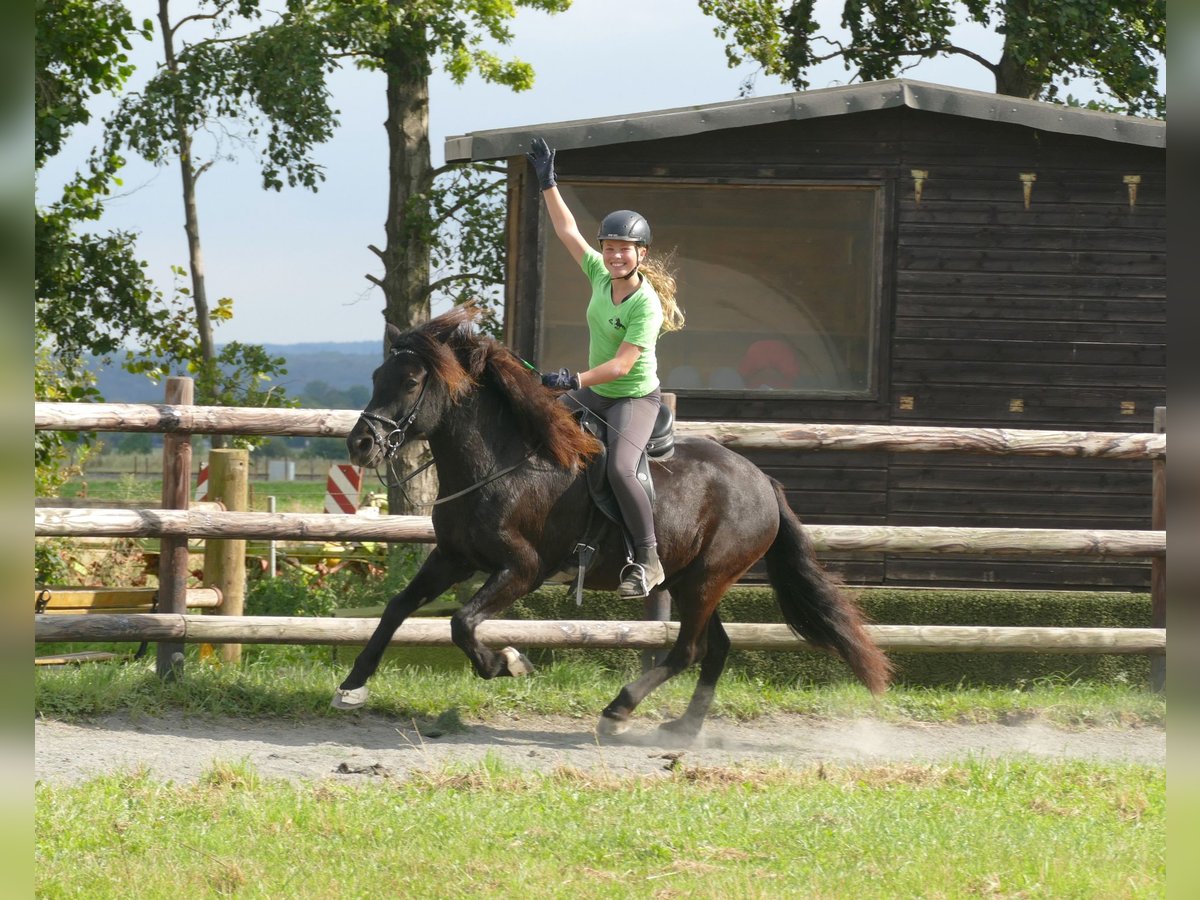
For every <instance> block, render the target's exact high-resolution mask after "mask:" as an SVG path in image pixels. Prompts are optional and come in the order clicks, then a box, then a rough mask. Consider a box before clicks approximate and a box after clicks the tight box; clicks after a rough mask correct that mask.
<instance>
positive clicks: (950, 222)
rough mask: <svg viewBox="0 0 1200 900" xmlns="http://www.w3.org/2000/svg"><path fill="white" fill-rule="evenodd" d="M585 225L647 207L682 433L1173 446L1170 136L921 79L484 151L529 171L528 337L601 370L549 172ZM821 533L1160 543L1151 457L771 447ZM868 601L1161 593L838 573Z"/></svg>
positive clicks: (899, 559) (945, 563) (747, 103)
mask: <svg viewBox="0 0 1200 900" xmlns="http://www.w3.org/2000/svg"><path fill="white" fill-rule="evenodd" d="M538 136H540V137H544V138H545V139H546V140H547V141H548V142H549V143H550V145H551V146H552V147H554V148H555V149H556V151H557V170H558V176H559V187H560V189H561V190H562V192H563V194H564V196H565V197H566V200H567V202H568V204H569V205H570V207H571V209H572V211H573V212H574V214H575V216H576V218H577V220H578V222H579V225H580V228H581V230H582V231H583V232H584V233H585V234H587V233H589V232H594V230H595V229H596V227H597V225H598V223H599V220H600V219H601V218H602V217H603V216H604V214H605V213H607V212H609V211H610V210H613V209H620V208H630V209H635V210H637V211H639V212H641V213H642V214H643V215H645V216H646V217H647V218H648V220H649V221H650V223H651V226H652V229H653V233H654V245H653V248H652V253H659V254H661V253H670V254H673V265H674V269H675V272H676V274H677V280H678V284H679V294H680V298H681V301H682V305H683V307H684V308H685V310H686V313H687V327H686V328H685V329H684V330H683V331H681V332H678V333H675V334H670V335H666V336H664V337H663V339H662V340H661V342H660V343H659V347H658V350H659V373H660V376H661V377H662V379H663V383H664V388H665V389H666V390H670V391H673V392H674V393H675V394H676V395H677V397H678V412H679V417H680V418H681V419H690V420H711V421H739V420H745V421H772V422H812V423H829V422H857V423H870V424H913V425H917V424H920V425H945V426H968V427H1003V428H1022V429H1025V428H1030V429H1048V430H1086V431H1124V432H1140V431H1152V430H1153V421H1154V418H1153V417H1154V409H1155V407H1156V406H1165V404H1166V350H1165V345H1166V183H1165V182H1166V153H1165V146H1166V124H1165V122H1162V121H1157V120H1147V119H1136V118H1129V117H1123V116H1116V115H1110V114H1106V113H1098V112H1091V111H1087V110H1081V109H1071V108H1067V107H1063V106H1057V105H1052V104H1047V103H1039V102H1033V101H1026V100H1018V99H1014V98H1011V97H1002V96H998V95H995V94H989V93H981V92H977V91H968V90H961V89H958V88H949V87H943V86H938V85H932V84H925V83H921V82H916V81H910V80H906V79H899V80H891V81H883V82H875V83H868V84H856V85H851V86H847V87H836V88H829V89H825V90H815V91H807V92H802V93H791V94H783V95H780V96H773V97H763V98H753V99H747V100H739V101H733V102H727V103H717V104H712V105H707V106H695V107H689V108H683V109H670V110H657V111H652V112H643V113H631V114H629V115H626V116H619V117H611V118H601V119H588V120H580V121H570V122H555V123H548V124H541V125H529V126H522V127H519V128H511V129H503V130H497V131H482V132H477V133H473V134H468V135H463V136H459V137H452V138H449V139H448V140H447V141H446V157H447V160H448V161H456V160H457V161H463V160H498V161H507V164H508V173H509V174H508V178H509V197H508V203H509V207H508V236H507V237H508V250H509V252H508V260H507V273H508V279H507V288H506V291H507V293H506V328H507V338H508V340H509V342H510V344H511V345H512V346H513V347H514V349H516V350H517V351H518V352H519V353H520V354H521V355H523V356H524V357H525V358H526V359H529V360H532V361H535V362H536V363H537V365H538V366H539V367H540V368H541V369H543V370H550V369H554V368H557V367H559V366H568V367H570V368H572V369H578V368H580V367H582V366H583V364H584V362H585V358H586V352H587V336H586V328H585V324H584V316H583V309H584V304H585V302H586V284H585V283H584V282H583V281H582V278H581V276H580V274H579V272H578V271H577V269H576V268H575V266H574V264H573V262H572V261H571V259H570V257H569V255H568V254H567V253H566V252H565V251H564V250H563V249H562V247H561V246H560V245H559V244H558V242H557V241H556V240H555V238H554V236H553V232H552V230H551V229H550V226H549V223H548V221H547V219H546V218H545V214H544V211H543V207H542V204H541V203H540V199H539V192H538V185H537V181H536V178H535V177H534V176H533V172H532V170H531V168H530V167H529V166H528V164H527V162H526V160H525V157H524V153H525V151H526V150H527V149H528V147H529V143H530V141H531V140H532V138H534V137H538ZM754 459H755V461H756V462H757V463H759V465H761V466H762V467H763V468H764V469H765V470H766V471H767V472H768V473H770V474H771V475H773V476H774V477H776V478H779V479H780V480H781V481H782V482H783V483H784V485H785V486H786V488H787V491H788V497H789V500H790V502H791V504H792V506H793V508H794V509H795V510H796V511H797V513H798V514H799V515H800V517H801V518H802V519H803V520H805V521H807V522H810V523H831V524H838V523H847V524H850V523H856V524H891V525H943V526H977V527H985V526H994V527H1035V528H1102V529H1107V528H1122V529H1124V528H1148V527H1150V505H1151V474H1150V471H1151V470H1150V464H1149V463H1138V462H1127V461H1097V460H1082V459H1035V458H1000V457H986V456H974V455H966V454H963V455H946V454H936V455H935V454H912V453H904V454H901V453H895V454H886V453H874V454H872V453H842V452H822V453H782V452H778V453H777V452H771V453H760V454H756V455H755V456H754ZM826 562H827V563H828V564H829V565H830V567H831V568H834V569H837V570H840V571H841V572H842V573H843V575H844V576H845V577H846V579H847V580H848V581H850V582H852V583H856V584H877V585H938V586H951V585H953V586H977V587H986V586H991V587H1012V588H1024V587H1054V588H1076V589H1118V590H1124V589H1129V590H1144V589H1146V587H1147V586H1148V583H1149V564H1148V563H1147V564H1145V565H1139V564H1136V563H1134V564H1131V563H1129V562H1127V561H1115V562H1107V561H1103V560H1089V559H1079V560H1071V561H1067V560H1063V559H1061V558H1048V559H1026V558H1015V557H1006V558H1005V557H992V558H973V557H959V556H933V557H929V558H921V557H914V556H885V555H883V554H860V555H855V556H852V557H845V558H827V559H826Z"/></svg>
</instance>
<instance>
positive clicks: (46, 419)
mask: <svg viewBox="0 0 1200 900" xmlns="http://www.w3.org/2000/svg"><path fill="white" fill-rule="evenodd" d="M358 416H359V414H358V413H357V412H354V411H348V410H344V409H247V408H238V407H224V406H170V405H166V404H160V405H156V404H147V403H143V404H138V403H45V402H42V403H35V404H34V427H35V428H37V429H38V430H39V431H153V432H162V433H177V432H178V433H184V432H186V433H190V434H254V435H265V434H270V435H293V436H298V437H345V436H346V435H347V434H349V433H350V429H351V428H353V427H354V423H355V422H356V421H357V420H358ZM675 432H676V434H678V435H680V436H691V437H710V438H712V439H713V440H715V441H717V442H719V443H721V444H724V445H726V446H727V447H729V448H731V449H734V450H857V451H886V452H889V453H983V454H988V455H992V456H1066V457H1087V458H1093V459H1165V458H1166V455H1167V436H1166V435H1165V434H1154V433H1152V432H1144V433H1143V432H1120V431H1114V432H1105V431H1038V430H1032V429H1008V428H932V427H923V426H909V425H844V424H833V425H791V424H776V423H770V422H739V423H731V422H676V423H675Z"/></svg>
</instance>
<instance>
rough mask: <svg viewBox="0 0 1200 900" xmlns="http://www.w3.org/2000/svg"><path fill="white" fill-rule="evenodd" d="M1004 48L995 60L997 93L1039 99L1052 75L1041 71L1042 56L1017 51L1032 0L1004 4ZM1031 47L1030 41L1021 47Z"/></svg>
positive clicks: (1026, 49) (1026, 23) (1011, 0)
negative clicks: (1031, 56)
mask: <svg viewBox="0 0 1200 900" xmlns="http://www.w3.org/2000/svg"><path fill="white" fill-rule="evenodd" d="M1004 21H1005V27H1006V31H1005V34H1004V50H1003V52H1002V53H1001V54H1000V61H999V62H998V63H997V64H996V68H995V70H994V71H995V74H996V93H997V94H1004V95H1005V96H1008V97H1022V98H1024V99H1026V100H1036V99H1037V98H1038V97H1039V96H1040V95H1041V93H1042V90H1043V88H1045V87H1046V85H1047V84H1048V83H1049V78H1048V77H1046V76H1045V75H1042V74H1040V72H1041V70H1042V68H1043V67H1042V65H1041V63H1040V60H1028V59H1023V58H1022V56H1023V54H1019V53H1018V52H1017V48H1018V47H1020V45H1021V42H1020V39H1019V36H1020V35H1022V34H1024V33H1025V31H1026V30H1027V29H1028V28H1029V0H1009V2H1008V3H1006V4H1005V6H1004ZM1022 49H1023V51H1025V52H1027V51H1028V43H1026V45H1025V47H1024V48H1022Z"/></svg>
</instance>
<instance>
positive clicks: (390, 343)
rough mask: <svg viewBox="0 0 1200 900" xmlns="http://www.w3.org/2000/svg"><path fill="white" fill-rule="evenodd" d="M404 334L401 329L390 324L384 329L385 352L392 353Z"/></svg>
mask: <svg viewBox="0 0 1200 900" xmlns="http://www.w3.org/2000/svg"><path fill="white" fill-rule="evenodd" d="M403 333H404V332H402V331H401V330H400V329H399V328H397V327H396V326H395V325H393V324H392V323H391V322H388V323H387V325H385V326H384V329H383V347H384V351H385V352H390V351H391V349H392V348H393V347H395V346H396V342H397V341H399V340H400V335H402V334H403Z"/></svg>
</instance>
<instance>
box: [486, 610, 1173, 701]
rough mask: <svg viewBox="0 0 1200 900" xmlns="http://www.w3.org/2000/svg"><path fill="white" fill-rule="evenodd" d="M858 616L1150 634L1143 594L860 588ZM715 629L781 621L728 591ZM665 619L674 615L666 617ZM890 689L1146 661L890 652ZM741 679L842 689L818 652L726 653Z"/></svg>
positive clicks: (632, 660)
mask: <svg viewBox="0 0 1200 900" xmlns="http://www.w3.org/2000/svg"><path fill="white" fill-rule="evenodd" d="M858 598H859V603H860V605H861V606H862V608H863V611H864V612H865V613H866V615H867V617H868V618H869V619H870V620H871V621H872V622H875V623H878V624H895V625H1008V626H1044V627H1124V628H1145V627H1149V625H1150V595H1149V594H1128V593H1085V592H1079V593H1075V592H1054V591H1046V592H1037V591H993V590H986V591H980V590H974V591H971V590H963V591H949V590H916V589H895V588H892V589H887V588H868V589H865V590H862V591H860V592H859V594H858ZM720 613H721V619H722V621H725V622H782V621H783V620H782V618H781V616H780V614H779V608H778V606H777V605H776V603H775V599H774V596H773V594H772V591H771V589H770V588H766V587H735V588H733V589H732V590H731V591H730V592H729V593H728V594H726V595H725V598H724V599H723V600H722V601H721V606H720ZM641 615H642V604H641V601H625V600H621V599H619V598H618V597H617V596H616V595H615V594H612V593H608V592H601V591H585V592H584V599H583V605H582V606H581V607H580V606H576V605H575V598H574V593H573V590H572V589H570V588H566V587H543V588H542V589H541V590H538V591H536V592H534V593H533V594H530V595H529V596H527V597H524V598H522V599H521V600H519V601H518V602H517V603H516V604H515V605H514V606H513V608H512V609H511V610H510V611H509V612H508V613H507V614H506V616H505V617H506V618H513V619H638V618H641ZM673 618H674V616H673ZM527 652H528V654H529V656H530V658H531V659H532V660H533V661H534V662H538V661H541V662H543V663H545V662H549V661H552V660H554V659H562V658H569V657H572V656H577V655H580V654H583V655H586V658H587V659H589V660H592V661H599V662H601V663H602V664H603V665H605V666H608V667H612V668H616V669H618V670H621V671H626V670H628V669H630V668H631V667H636V666H637V665H638V660H639V658H640V651H637V650H603V649H587V650H551V649H539V650H531V651H527ZM889 655H890V656H891V658H892V661H893V662H894V663H895V664H896V681H897V683H902V684H906V685H914V686H915V685H923V686H930V687H932V686H947V685H959V684H961V685H965V686H1019V685H1021V684H1025V683H1028V682H1031V681H1033V680H1035V679H1067V680H1086V681H1100V682H1127V683H1131V684H1139V683H1145V682H1146V681H1147V680H1148V679H1149V673H1150V663H1149V658H1148V657H1146V656H1137V655H1126V654H1086V655H1081V654H1045V653H892V654H889ZM734 670H737V671H741V672H743V673H746V674H748V675H753V676H755V677H759V678H763V679H766V680H768V681H771V682H774V683H782V684H794V683H796V682H797V681H800V682H804V683H816V684H828V683H831V682H837V681H847V680H851V679H852V678H853V676H852V675H851V674H850V670H849V668H848V667H847V666H846V665H845V663H843V662H842V661H841V660H840V659H838V658H836V657H833V656H830V655H829V654H827V653H825V652H823V651H808V650H803V651H799V652H796V653H790V652H786V651H778V650H776V651H767V650H735V651H733V652H732V653H731V654H730V658H729V664H728V667H727V669H726V671H734Z"/></svg>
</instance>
